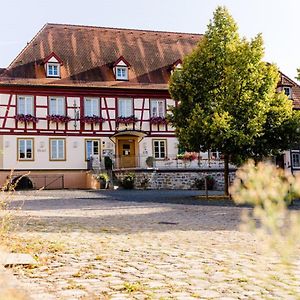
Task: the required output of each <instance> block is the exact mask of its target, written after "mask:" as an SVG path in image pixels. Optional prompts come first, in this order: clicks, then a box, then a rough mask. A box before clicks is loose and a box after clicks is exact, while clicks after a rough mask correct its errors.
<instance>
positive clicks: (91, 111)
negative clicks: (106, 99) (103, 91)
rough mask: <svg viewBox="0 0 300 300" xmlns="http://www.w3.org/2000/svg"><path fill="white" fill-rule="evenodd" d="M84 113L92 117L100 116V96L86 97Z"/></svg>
mask: <svg viewBox="0 0 300 300" xmlns="http://www.w3.org/2000/svg"><path fill="white" fill-rule="evenodd" d="M84 115H85V116H86V117H92V116H98V117H100V99H99V98H85V99H84Z"/></svg>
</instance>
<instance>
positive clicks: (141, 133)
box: [110, 130, 148, 143]
mask: <svg viewBox="0 0 300 300" xmlns="http://www.w3.org/2000/svg"><path fill="white" fill-rule="evenodd" d="M147 135H148V133H147V132H145V131H141V130H121V131H118V132H116V133H115V134H113V135H112V136H111V137H110V139H111V140H112V141H113V142H114V143H116V139H117V138H118V137H122V136H136V137H138V142H140V141H141V140H142V139H143V138H144V137H145V136H147Z"/></svg>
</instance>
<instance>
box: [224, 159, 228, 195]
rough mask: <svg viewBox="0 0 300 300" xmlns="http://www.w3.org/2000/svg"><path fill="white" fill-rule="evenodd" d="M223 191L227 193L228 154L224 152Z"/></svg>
mask: <svg viewBox="0 0 300 300" xmlns="http://www.w3.org/2000/svg"><path fill="white" fill-rule="evenodd" d="M224 193H225V195H226V196H228V195H229V155H228V154H224Z"/></svg>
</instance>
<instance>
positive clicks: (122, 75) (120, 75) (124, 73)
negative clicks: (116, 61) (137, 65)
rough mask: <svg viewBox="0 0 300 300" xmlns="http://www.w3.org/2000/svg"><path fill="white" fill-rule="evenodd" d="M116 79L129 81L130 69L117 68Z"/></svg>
mask: <svg viewBox="0 0 300 300" xmlns="http://www.w3.org/2000/svg"><path fill="white" fill-rule="evenodd" d="M116 79H117V80H128V67H118V66H117V67H116Z"/></svg>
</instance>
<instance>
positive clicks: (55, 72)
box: [47, 62, 60, 77]
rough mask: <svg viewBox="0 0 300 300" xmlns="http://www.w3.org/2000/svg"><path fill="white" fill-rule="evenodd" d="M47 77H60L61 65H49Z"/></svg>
mask: <svg viewBox="0 0 300 300" xmlns="http://www.w3.org/2000/svg"><path fill="white" fill-rule="evenodd" d="M47 77H60V64H59V63H50V62H49V63H47Z"/></svg>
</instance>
